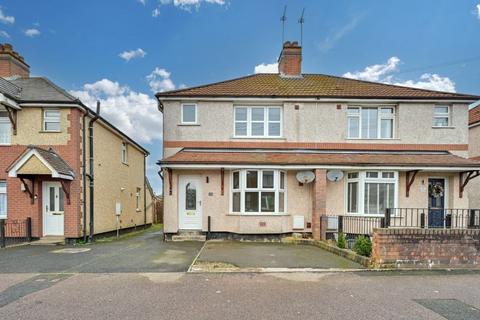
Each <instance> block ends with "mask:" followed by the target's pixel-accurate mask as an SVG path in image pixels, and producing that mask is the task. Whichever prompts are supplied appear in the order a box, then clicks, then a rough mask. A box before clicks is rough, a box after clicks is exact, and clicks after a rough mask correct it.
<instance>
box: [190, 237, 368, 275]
mask: <svg viewBox="0 0 480 320" xmlns="http://www.w3.org/2000/svg"><path fill="white" fill-rule="evenodd" d="M212 265H213V269H215V267H217V269H231V270H234V269H240V270H242V269H250V268H266V269H278V268H282V269H284V268H295V269H299V268H308V269H363V266H362V265H360V264H358V263H356V262H353V261H351V260H348V259H345V258H342V257H340V256H337V255H335V254H333V253H330V252H328V251H325V250H322V249H320V248H318V247H315V246H311V245H304V244H286V243H275V242H269V243H259V242H238V241H209V242H207V243H206V244H205V246H204V248H203V249H202V251H201V253H200V255H199V257H198V259H197V261H196V263H195V265H194V267H193V270H197V271H205V270H209V271H214V270H213V269H212V268H211V266H212Z"/></svg>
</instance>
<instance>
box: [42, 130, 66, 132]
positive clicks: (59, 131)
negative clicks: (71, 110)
mask: <svg viewBox="0 0 480 320" xmlns="http://www.w3.org/2000/svg"><path fill="white" fill-rule="evenodd" d="M38 132H39V133H62V130H40V131H38Z"/></svg>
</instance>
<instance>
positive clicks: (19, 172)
mask: <svg viewBox="0 0 480 320" xmlns="http://www.w3.org/2000/svg"><path fill="white" fill-rule="evenodd" d="M90 128H91V130H90ZM90 146H92V147H91V148H90ZM147 155H148V151H147V150H145V149H144V148H142V147H141V146H140V145H139V144H137V143H136V142H135V141H133V140H132V139H131V138H129V137H128V136H126V135H125V134H123V133H122V132H121V131H120V130H118V129H117V128H116V127H114V126H113V125H112V124H110V123H109V122H108V121H107V120H105V119H104V118H102V117H101V116H100V115H99V114H98V113H96V112H94V111H93V110H91V109H89V108H88V107H87V106H85V105H84V104H83V103H82V102H81V101H80V100H78V99H77V98H75V97H73V96H72V95H70V94H69V93H68V92H66V91H65V90H63V89H61V88H60V87H58V86H57V85H55V84H54V83H53V82H51V81H50V80H48V79H46V78H43V77H31V76H30V73H29V66H28V65H27V64H26V62H25V61H24V59H23V57H21V56H20V55H19V54H18V53H17V52H15V51H13V49H12V47H11V46H10V45H8V44H4V45H1V46H0V219H4V220H6V222H7V223H11V224H14V223H15V222H19V221H24V220H25V219H27V218H30V219H31V221H32V236H33V237H35V238H41V237H46V236H57V237H61V238H66V239H76V238H80V237H86V236H88V235H89V234H92V235H93V234H98V233H104V232H109V231H113V230H115V229H116V227H117V218H116V213H117V212H118V213H120V217H119V227H120V228H130V227H134V226H138V225H143V224H149V223H151V218H152V213H151V209H149V210H146V208H151V206H150V201H151V194H150V191H149V190H151V189H150V188H147V181H146V178H145V157H146V156H147ZM93 169H95V170H93ZM92 195H94V197H92ZM147 202H148V203H147ZM7 236H9V235H8V234H7Z"/></svg>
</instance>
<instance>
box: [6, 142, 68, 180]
mask: <svg viewBox="0 0 480 320" xmlns="http://www.w3.org/2000/svg"><path fill="white" fill-rule="evenodd" d="M7 172H8V175H9V177H17V176H21V175H51V176H52V177H53V178H60V179H65V180H73V179H74V178H75V173H74V171H73V169H72V168H71V167H70V166H69V165H68V164H67V163H66V162H65V160H63V159H62V158H61V157H60V156H59V155H58V154H57V153H56V152H55V151H54V150H53V149H51V148H50V149H48V150H46V149H43V148H40V147H37V146H32V145H31V146H28V147H27V149H26V150H25V151H24V152H23V153H22V154H21V155H20V156H19V157H18V158H17V159H16V160H15V161H14V162H13V163H12V164H11V165H10V166H9V167H8V169H7Z"/></svg>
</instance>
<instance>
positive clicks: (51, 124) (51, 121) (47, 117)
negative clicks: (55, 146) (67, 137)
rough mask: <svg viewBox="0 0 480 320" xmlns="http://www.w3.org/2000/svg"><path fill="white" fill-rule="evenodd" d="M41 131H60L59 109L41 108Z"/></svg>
mask: <svg viewBox="0 0 480 320" xmlns="http://www.w3.org/2000/svg"><path fill="white" fill-rule="evenodd" d="M42 130H43V131H50V132H59V131H60V110H58V109H44V110H43V124H42Z"/></svg>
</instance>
